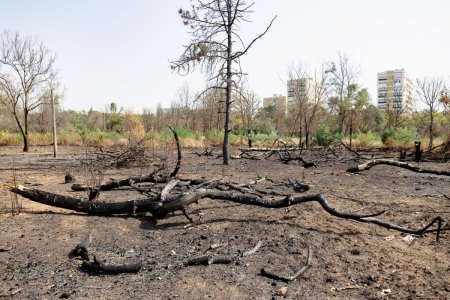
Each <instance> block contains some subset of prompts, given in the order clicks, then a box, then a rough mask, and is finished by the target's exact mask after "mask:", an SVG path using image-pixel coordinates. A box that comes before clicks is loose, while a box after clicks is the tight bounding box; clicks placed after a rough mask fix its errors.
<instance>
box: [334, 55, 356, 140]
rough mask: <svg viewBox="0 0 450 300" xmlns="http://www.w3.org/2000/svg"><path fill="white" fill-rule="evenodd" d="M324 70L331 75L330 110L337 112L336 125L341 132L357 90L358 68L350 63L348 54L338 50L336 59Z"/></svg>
mask: <svg viewBox="0 0 450 300" xmlns="http://www.w3.org/2000/svg"><path fill="white" fill-rule="evenodd" d="M326 72H327V73H330V75H331V76H330V77H329V85H330V88H331V90H332V92H333V96H332V99H333V100H334V101H332V102H331V104H332V105H333V107H332V109H331V110H332V111H336V112H337V114H338V127H339V130H340V132H341V133H342V132H343V130H344V124H345V119H346V117H347V113H348V111H349V108H350V106H351V101H352V98H353V97H355V95H356V92H357V88H358V84H357V83H358V78H359V76H360V70H359V67H358V66H355V65H353V64H351V63H350V60H349V57H348V55H346V54H344V53H342V52H338V59H337V61H336V62H334V61H332V62H329V63H328V64H327V71H326Z"/></svg>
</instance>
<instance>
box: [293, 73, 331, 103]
mask: <svg viewBox="0 0 450 300" xmlns="http://www.w3.org/2000/svg"><path fill="white" fill-rule="evenodd" d="M324 97H325V95H324V89H323V87H322V85H320V84H319V83H317V82H316V81H314V80H313V79H312V78H300V79H291V80H288V82H287V102H288V106H289V105H292V104H293V103H294V101H296V100H300V101H305V102H311V103H314V102H319V101H322V100H323V99H322V98H324Z"/></svg>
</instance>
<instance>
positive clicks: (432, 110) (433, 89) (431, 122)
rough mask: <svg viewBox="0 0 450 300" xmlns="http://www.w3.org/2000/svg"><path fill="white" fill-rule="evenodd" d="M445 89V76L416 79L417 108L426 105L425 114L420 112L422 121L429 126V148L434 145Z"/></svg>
mask: <svg viewBox="0 0 450 300" xmlns="http://www.w3.org/2000/svg"><path fill="white" fill-rule="evenodd" d="M443 89H444V78H443V77H440V76H439V77H425V78H423V79H416V98H415V102H416V106H417V107H416V109H417V110H419V109H421V108H422V107H424V109H425V110H424V114H420V113H419V114H418V115H419V117H420V120H421V122H422V123H423V124H424V125H425V126H426V127H427V131H428V137H429V143H428V149H431V148H432V147H433V140H434V133H435V126H436V118H437V115H438V111H439V109H440V108H441V107H442V102H441V101H439V100H440V98H441V93H442V90H443Z"/></svg>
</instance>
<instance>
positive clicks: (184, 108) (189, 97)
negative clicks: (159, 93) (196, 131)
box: [175, 83, 197, 130]
mask: <svg viewBox="0 0 450 300" xmlns="http://www.w3.org/2000/svg"><path fill="white" fill-rule="evenodd" d="M196 103H197V97H195V95H193V94H192V92H191V90H190V87H189V84H188V83H185V84H183V86H181V87H180V88H179V89H178V92H177V95H176V103H175V105H176V107H177V110H178V113H179V114H180V115H181V118H182V119H183V126H184V128H186V129H191V130H193V128H192V127H191V128H189V121H191V124H195V120H192V116H195V114H194V111H195V106H196Z"/></svg>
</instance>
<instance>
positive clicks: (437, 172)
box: [347, 159, 450, 176]
mask: <svg viewBox="0 0 450 300" xmlns="http://www.w3.org/2000/svg"><path fill="white" fill-rule="evenodd" d="M376 165H389V166H394V167H399V168H403V169H407V170H410V171H413V172H417V173H427V174H435V175H444V176H450V171H444V170H431V169H424V168H419V167H416V166H413V165H411V164H409V163H406V162H402V161H394V160H389V159H374V160H371V161H369V162H366V163H365V164H361V165H358V166H356V167H351V168H348V169H347V172H349V173H357V172H361V171H364V170H370V169H371V168H372V167H373V166H376Z"/></svg>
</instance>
